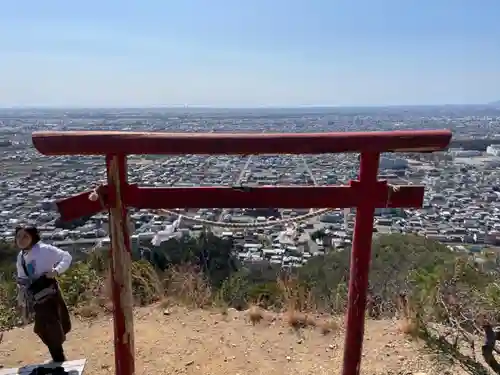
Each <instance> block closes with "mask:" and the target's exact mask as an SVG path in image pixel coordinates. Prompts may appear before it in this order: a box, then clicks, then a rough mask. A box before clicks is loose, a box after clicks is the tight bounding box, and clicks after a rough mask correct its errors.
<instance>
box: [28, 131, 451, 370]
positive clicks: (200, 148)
mask: <svg viewBox="0 0 500 375" xmlns="http://www.w3.org/2000/svg"><path fill="white" fill-rule="evenodd" d="M450 140H451V132H450V131H448V130H433V131H393V132H367V133H318V134H316V133H311V134H304V133H301V134H269V133H267V134H220V133H211V134H199V133H196V134H179V133H176V134H169V133H132V132H102V131H97V132H86V131H74V132H38V133H34V134H33V144H34V146H35V147H36V148H37V150H38V151H40V152H41V153H43V154H45V155H78V154H81V155H106V165H107V171H108V184H107V186H101V187H100V188H99V196H100V199H99V200H96V199H90V200H89V198H91V196H92V191H86V192H83V193H80V194H78V195H75V196H73V197H70V198H67V199H63V200H61V201H59V202H58V208H59V212H60V214H61V218H62V219H63V220H71V219H75V218H78V217H81V216H86V215H93V214H96V213H98V212H100V211H102V210H103V203H104V204H105V205H106V206H107V208H109V214H110V234H111V243H112V262H111V263H112V266H111V271H112V275H113V285H112V287H113V303H114V324H115V361H116V374H117V375H133V374H134V371H135V370H134V331H133V324H132V291H131V282H130V265H131V255H130V237H129V231H128V225H127V223H128V219H127V206H133V207H136V208H151V209H155V208H192V207H195V208H212V207H227V208H231V207H242V208H262V207H282V208H323V207H331V208H335V207H339V208H343V207H356V208H357V211H356V222H355V228H354V242H353V248H352V254H351V271H350V279H349V301H348V312H347V333H346V340H345V347H344V368H343V375H357V374H359V368H360V363H361V350H362V343H363V333H364V312H365V306H366V292H367V285H368V272H369V269H370V259H371V239H372V231H373V215H374V210H375V208H376V207H405V208H408V207H421V205H422V202H423V196H424V188H423V187H422V186H399V187H398V189H397V190H395V191H393V189H392V188H390V187H389V186H388V185H387V183H386V182H384V181H377V171H378V162H379V155H380V153H382V152H397V151H400V152H403V151H408V152H419V151H438V150H442V149H444V148H446V147H447V146H448V144H449V142H450ZM333 152H361V165H360V174H359V181H351V183H350V186H326V187H290V186H288V187H258V188H252V189H248V190H244V191H241V190H239V189H233V188H229V187H197V188H143V187H138V186H136V185H128V184H127V176H126V158H125V155H130V154H165V155H185V154H205V155H220V154H239V155H247V154H321V153H333Z"/></svg>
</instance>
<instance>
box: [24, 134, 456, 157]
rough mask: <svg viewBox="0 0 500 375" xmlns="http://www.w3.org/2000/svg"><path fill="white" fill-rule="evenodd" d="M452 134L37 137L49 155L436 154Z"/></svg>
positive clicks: (42, 150) (36, 143) (36, 142)
mask: <svg viewBox="0 0 500 375" xmlns="http://www.w3.org/2000/svg"><path fill="white" fill-rule="evenodd" d="M450 140H451V131H449V130H424V131H388V132H379V131H377V132H345V133H291V134H290V133H252V134H242V133H149V132H123V131H60V132H50V131H48V132H46V131H43V132H35V133H33V144H34V146H35V148H36V149H37V150H38V151H39V152H40V153H42V154H44V155H54V156H55V155H110V154H115V155H118V154H121V155H133V154H135V155H141V154H142V155H145V154H162V155H186V154H201V155H220V154H229V155H249V154H324V153H338V152H375V153H381V152H432V151H439V150H443V149H445V148H446V147H447V146H448V144H449V142H450Z"/></svg>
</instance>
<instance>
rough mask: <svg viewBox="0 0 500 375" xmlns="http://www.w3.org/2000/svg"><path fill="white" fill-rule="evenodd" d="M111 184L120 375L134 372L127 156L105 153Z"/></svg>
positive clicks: (109, 184) (114, 300) (118, 370)
mask: <svg viewBox="0 0 500 375" xmlns="http://www.w3.org/2000/svg"><path fill="white" fill-rule="evenodd" d="M106 169H107V175H108V186H109V191H108V194H109V201H108V203H109V233H110V237H111V267H110V268H111V276H112V277H111V291H112V296H113V317H114V331H115V334H114V338H115V339H114V344H115V368H116V374H118V375H133V374H134V373H135V368H134V324H133V299H132V283H131V273H130V266H131V251H130V233H129V226H128V214H127V207H126V205H125V200H124V191H126V188H127V159H126V157H125V156H124V155H108V156H106Z"/></svg>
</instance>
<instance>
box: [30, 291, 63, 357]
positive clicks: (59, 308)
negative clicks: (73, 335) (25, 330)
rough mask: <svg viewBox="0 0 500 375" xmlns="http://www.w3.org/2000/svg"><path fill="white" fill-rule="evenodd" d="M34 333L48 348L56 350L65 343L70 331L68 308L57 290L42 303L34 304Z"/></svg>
mask: <svg viewBox="0 0 500 375" xmlns="http://www.w3.org/2000/svg"><path fill="white" fill-rule="evenodd" d="M34 310H35V327H34V331H35V333H36V334H37V335H38V337H40V339H41V340H42V342H43V343H44V344H45V345H47V346H48V347H49V348H57V347H58V346H60V345H62V344H63V343H64V341H66V334H67V333H68V332H69V331H71V319H70V316H69V311H68V307H67V306H66V302H64V299H63V296H62V294H61V291H60V290H59V288H57V293H56V294H55V295H54V296H51V297H50V298H48V299H47V300H45V301H44V302H43V303H39V304H35V306H34Z"/></svg>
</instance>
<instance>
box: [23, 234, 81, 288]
mask: <svg viewBox="0 0 500 375" xmlns="http://www.w3.org/2000/svg"><path fill="white" fill-rule="evenodd" d="M22 258H24V261H25V262H26V268H27V271H28V275H26V272H25V271H24V268H23V264H22ZM71 261H72V257H71V254H70V253H68V252H67V251H64V250H61V249H59V248H57V247H55V246H52V245H49V244H46V243H43V242H38V243H37V244H36V245H35V246H33V248H32V249H31V250H30V251H27V252H23V251H20V252H19V254H18V255H17V277H19V278H26V277H30V278H32V279H37V278H39V277H40V276H42V275H43V274H44V273H47V272H50V271H52V270H55V271H56V272H57V273H58V274H61V273H63V272H64V271H66V270H67V269H68V268H69V266H70V265H71Z"/></svg>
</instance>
